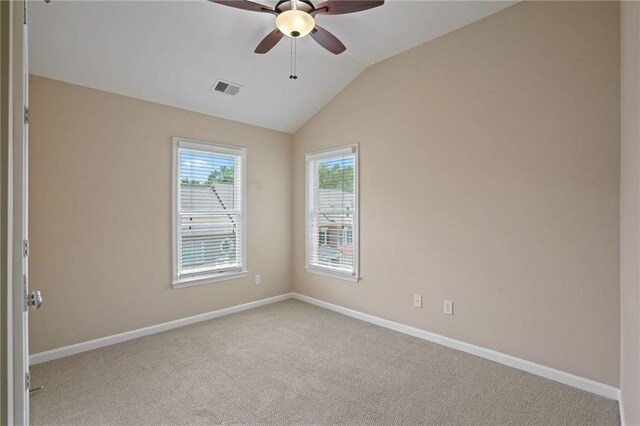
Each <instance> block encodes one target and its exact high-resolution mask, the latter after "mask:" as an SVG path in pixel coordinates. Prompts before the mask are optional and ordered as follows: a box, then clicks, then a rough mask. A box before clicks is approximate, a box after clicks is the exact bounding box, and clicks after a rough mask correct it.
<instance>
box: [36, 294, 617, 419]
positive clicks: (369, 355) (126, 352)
mask: <svg viewBox="0 0 640 426" xmlns="http://www.w3.org/2000/svg"><path fill="white" fill-rule="evenodd" d="M32 373H33V379H32V383H33V386H34V387H35V386H39V385H44V386H45V387H44V389H42V390H40V391H37V392H35V393H34V394H32V396H31V421H32V423H33V424H46V423H49V424H65V425H67V424H85V425H89V424H100V425H106V424H153V425H158V424H229V423H235V424H274V425H283V424H300V425H302V424H343V425H372V424H387V425H388V424H399V425H410V424H433V425H444V424H455V425H462V424H472V425H479V424H492V425H494V424H535V425H565V424H575V425H590V424H598V425H618V424H619V423H620V420H619V412H618V403H617V402H616V401H613V400H609V399H605V398H602V397H598V396H596V395H593V394H590V393H587V392H583V391H580V390H577V389H574V388H571V387H569V386H565V385H562V384H559V383H556V382H553V381H550V380H546V379H543V378H540V377H537V376H534V375H531V374H528V373H524V372H522V371H519V370H515V369H512V368H509V367H506V366H503V365H501V364H497V363H494V362H491V361H487V360H484V359H482V358H478V357H475V356H472V355H469V354H466V353H463V352H459V351H456V350H453V349H448V348H445V347H443V346H439V345H436V344H433V343H429V342H425V341H423V340H420V339H417V338H413V337H410V336H406V335H404V334H401V333H397V332H394V331H391V330H387V329H384V328H380V327H377V326H374V325H371V324H368V323H365V322H361V321H358V320H355V319H352V318H349V317H346V316H343V315H340V314H337V313H334V312H331V311H327V310H324V309H321V308H318V307H315V306H312V305H309V304H306V303H302V302H299V301H295V300H287V301H284V302H280V303H277V304H273V305H269V306H264V307H261V308H258V309H254V310H251V311H245V312H242V313H239V314H235V315H231V316H227V317H223V318H218V319H215V320H212V321H208V322H204V323H200V324H196V325H192V326H189V327H185V328H181V329H177V330H172V331H167V332H164V333H161V334H156V335H153V336H148V337H143V338H141V339H137V340H133V341H130V342H125V343H121V344H118V345H114V346H110V347H106V348H102V349H98V350H94V351H91V352H85V353H83V354H79V355H75V356H71V357H68V358H64V359H60V360H56V361H51V362H48V363H45V364H40V365H36V366H34V367H32Z"/></svg>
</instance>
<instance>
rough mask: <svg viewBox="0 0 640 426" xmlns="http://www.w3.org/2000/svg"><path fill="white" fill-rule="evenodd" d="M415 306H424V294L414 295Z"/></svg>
mask: <svg viewBox="0 0 640 426" xmlns="http://www.w3.org/2000/svg"><path fill="white" fill-rule="evenodd" d="M413 306H415V307H416V308H422V296H421V295H419V294H414V295H413Z"/></svg>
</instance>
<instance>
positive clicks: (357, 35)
mask: <svg viewBox="0 0 640 426" xmlns="http://www.w3.org/2000/svg"><path fill="white" fill-rule="evenodd" d="M264 3H265V4H269V5H272V6H273V5H275V3H276V2H275V1H274V0H264ZM513 3H514V2H500V1H398V0H387V2H386V3H385V4H384V5H383V6H382V7H379V8H377V9H372V10H368V11H365V12H359V13H355V14H351V15H340V16H318V17H317V22H318V24H319V25H321V26H323V27H324V28H326V29H327V30H329V31H331V32H332V33H334V34H335V35H336V36H338V38H340V40H342V42H343V43H344V44H345V45H346V46H347V50H346V52H344V53H343V54H341V55H338V56H336V55H333V54H331V53H329V52H327V51H326V50H324V49H323V48H322V47H320V46H319V45H318V44H317V43H315V41H314V40H313V39H311V38H310V37H305V38H303V39H299V40H298V45H297V73H298V76H299V78H298V79H297V80H290V79H289V66H290V42H289V39H288V38H285V39H283V40H282V41H281V42H280V43H279V44H278V45H277V46H276V47H275V48H274V49H273V50H272V51H270V52H269V53H267V54H266V55H257V54H254V53H253V50H254V49H255V47H256V45H257V44H258V42H259V41H260V40H261V39H262V38H263V37H264V36H265V35H266V34H267V33H268V32H269V31H271V30H272V29H273V28H274V17H273V16H272V15H269V14H262V13H256V12H249V11H243V10H238V9H233V8H229V7H225V6H221V5H218V4H214V3H210V2H208V1H205V0H202V1H60V0H53V2H52V3H50V4H45V3H44V2H43V1H37V2H35V1H32V2H29V7H30V10H29V48H30V54H29V61H30V70H31V72H32V73H33V74H37V75H41V76H45V77H50V78H54V79H57V80H62V81H67V82H71V83H75V84H80V85H83V86H87V87H92V88H96V89H100V90H105V91H109V92H114V93H119V94H123V95H127V96H132V97H135V98H140V99H145V100H149V101H153V102H158V103H162V104H166V105H171V106H175V107H179V108H184V109H187V110H192V111H197V112H201V113H205V114H209V115H214V116H217V117H222V118H227V119H230V120H235V121H240V122H243V123H248V124H254V125H257V126H262V127H266V128H271V129H276V130H281V131H285V132H289V133H291V132H295V131H296V130H297V129H298V128H299V127H300V126H301V125H302V124H304V122H305V121H307V120H308V119H309V118H310V117H311V116H312V115H313V114H315V113H316V112H317V111H318V110H320V109H321V108H322V107H323V106H324V105H325V104H326V103H327V102H329V101H330V100H331V99H332V98H333V97H334V96H336V95H337V94H338V93H339V92H340V91H341V90H342V89H343V88H344V87H345V86H346V85H347V84H348V83H349V82H350V81H351V80H353V79H354V78H355V77H357V76H358V74H360V73H361V72H362V71H363V70H364V69H365V68H366V67H368V66H369V65H372V64H374V63H376V62H378V61H381V60H383V59H385V58H388V57H390V56H393V55H395V54H398V53H400V52H402V51H404V50H407V49H409V48H411V47H414V46H417V45H419V44H422V43H424V42H426V41H428V40H431V39H433V38H435V37H438V36H440V35H442V34H445V33H447V32H450V31H453V30H455V29H456V28H459V27H461V26H464V25H467V24H469V23H471V22H473V21H476V20H478V19H481V18H483V17H485V16H488V15H490V14H492V13H495V12H497V11H499V10H501V9H503V8H505V7H507V6H509V5H511V4H513ZM218 78H222V79H225V80H230V81H233V82H236V83H239V84H241V85H242V86H243V87H242V89H241V91H240V93H239V94H238V95H237V96H236V97H231V96H228V95H224V94H220V93H217V92H213V91H211V87H212V85H213V83H214V81H215V80H216V79H218Z"/></svg>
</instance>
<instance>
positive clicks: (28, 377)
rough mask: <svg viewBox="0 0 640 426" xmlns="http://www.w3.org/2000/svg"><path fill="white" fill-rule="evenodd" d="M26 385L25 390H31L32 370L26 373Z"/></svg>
mask: <svg viewBox="0 0 640 426" xmlns="http://www.w3.org/2000/svg"><path fill="white" fill-rule="evenodd" d="M24 385H25V390H29V388H30V387H31V372H30V371H27V372H26V373H25V374H24Z"/></svg>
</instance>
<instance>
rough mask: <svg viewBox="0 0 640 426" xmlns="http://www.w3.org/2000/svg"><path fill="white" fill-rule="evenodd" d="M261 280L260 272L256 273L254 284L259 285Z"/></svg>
mask: <svg viewBox="0 0 640 426" xmlns="http://www.w3.org/2000/svg"><path fill="white" fill-rule="evenodd" d="M261 282H262V281H260V274H257V275H256V278H255V284H256V285H260V283H261Z"/></svg>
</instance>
